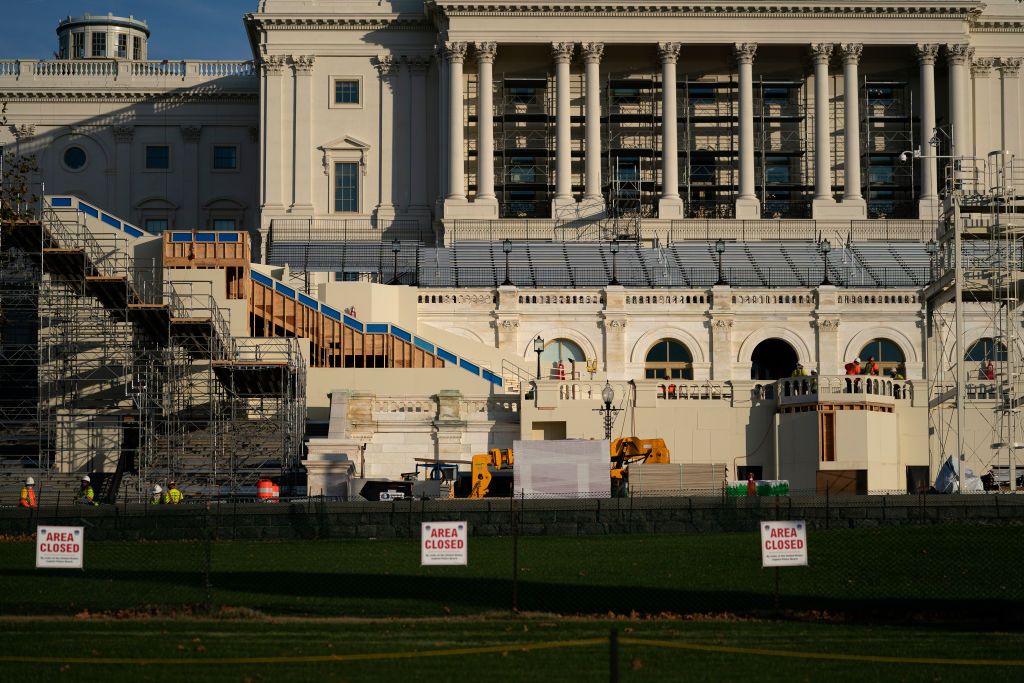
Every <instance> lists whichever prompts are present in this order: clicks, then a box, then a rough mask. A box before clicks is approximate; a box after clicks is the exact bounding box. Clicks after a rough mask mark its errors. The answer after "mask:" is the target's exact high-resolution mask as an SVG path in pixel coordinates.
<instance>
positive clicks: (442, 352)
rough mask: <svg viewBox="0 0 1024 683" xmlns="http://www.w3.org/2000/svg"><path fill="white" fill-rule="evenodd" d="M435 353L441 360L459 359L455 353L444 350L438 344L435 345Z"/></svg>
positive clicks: (450, 361)
mask: <svg viewBox="0 0 1024 683" xmlns="http://www.w3.org/2000/svg"><path fill="white" fill-rule="evenodd" d="M437 355H438V356H439V357H440V358H441V360H444V361H448V362H449V363H458V362H459V359H458V358H456V357H455V354H454V353H452V352H450V351H445V350H444V349H442V348H441V347H440V346H438V347H437Z"/></svg>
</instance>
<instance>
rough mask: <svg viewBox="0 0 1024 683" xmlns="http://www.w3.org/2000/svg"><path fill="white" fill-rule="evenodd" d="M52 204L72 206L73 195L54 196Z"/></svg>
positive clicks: (55, 205)
mask: <svg viewBox="0 0 1024 683" xmlns="http://www.w3.org/2000/svg"><path fill="white" fill-rule="evenodd" d="M50 206H54V207H62V206H71V197H54V198H52V199H51V200H50Z"/></svg>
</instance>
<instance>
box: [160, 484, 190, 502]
mask: <svg viewBox="0 0 1024 683" xmlns="http://www.w3.org/2000/svg"><path fill="white" fill-rule="evenodd" d="M184 497H185V496H183V495H181V491H179V490H178V485H177V484H175V483H174V482H173V481H172V482H171V483H170V484H168V485H167V493H165V494H164V504H165V505H177V504H178V503H180V502H181V500H182V499H183V498H184Z"/></svg>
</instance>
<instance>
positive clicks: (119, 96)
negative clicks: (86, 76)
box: [0, 89, 259, 103]
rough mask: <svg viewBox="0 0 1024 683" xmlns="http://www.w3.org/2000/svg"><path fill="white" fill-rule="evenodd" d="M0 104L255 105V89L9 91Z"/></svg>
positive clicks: (1, 93)
mask: <svg viewBox="0 0 1024 683" xmlns="http://www.w3.org/2000/svg"><path fill="white" fill-rule="evenodd" d="M0 100H11V101H19V102H91V101H96V102H126V103H127V102H211V101H217V100H221V101H227V102H258V101H259V92H258V91H257V90H255V89H253V90H251V91H241V92H227V91H222V92H215V91H214V92H211V91H209V90H190V91H187V90H175V91H173V92H138V91H130V90H117V91H94V90H89V91H86V90H59V91H48V90H8V91H0Z"/></svg>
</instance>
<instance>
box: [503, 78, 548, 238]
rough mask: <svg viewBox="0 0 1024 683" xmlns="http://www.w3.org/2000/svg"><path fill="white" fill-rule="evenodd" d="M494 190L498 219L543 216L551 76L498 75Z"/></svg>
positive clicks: (545, 193)
mask: <svg viewBox="0 0 1024 683" xmlns="http://www.w3.org/2000/svg"><path fill="white" fill-rule="evenodd" d="M496 102H497V109H498V115H497V119H498V129H497V134H496V135H495V147H496V148H497V149H496V150H495V166H496V174H497V179H496V180H497V182H496V183H495V193H496V194H497V195H498V198H499V206H500V207H501V208H500V210H501V214H500V215H501V217H502V218H548V217H550V216H551V198H552V197H553V196H554V169H553V168H552V163H553V158H552V157H553V151H552V150H554V147H555V131H554V111H555V101H554V88H553V87H552V85H551V82H550V77H543V78H526V77H511V76H503V77H502V78H500V79H498V93H497V97H496Z"/></svg>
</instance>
